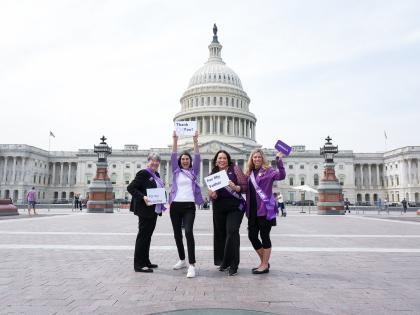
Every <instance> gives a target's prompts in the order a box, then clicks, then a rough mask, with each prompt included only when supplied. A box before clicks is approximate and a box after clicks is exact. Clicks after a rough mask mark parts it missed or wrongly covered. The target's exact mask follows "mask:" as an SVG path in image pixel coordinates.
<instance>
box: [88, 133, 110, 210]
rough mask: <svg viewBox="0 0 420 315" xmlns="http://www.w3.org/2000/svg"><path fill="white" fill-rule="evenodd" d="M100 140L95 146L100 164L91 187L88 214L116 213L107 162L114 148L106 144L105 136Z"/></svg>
mask: <svg viewBox="0 0 420 315" xmlns="http://www.w3.org/2000/svg"><path fill="white" fill-rule="evenodd" d="M100 140H101V142H100V143H99V145H95V146H94V150H93V152H95V153H96V154H97V155H98V162H96V176H95V178H94V179H93V180H92V182H91V184H90V185H89V201H88V203H87V212H96V213H97V212H102V213H112V212H114V197H113V194H112V183H111V181H110V179H109V176H108V162H107V158H108V156H109V155H110V154H111V153H112V148H111V147H109V146H108V144H107V143H106V142H105V140H107V139H106V138H105V136H102V138H101V139H100Z"/></svg>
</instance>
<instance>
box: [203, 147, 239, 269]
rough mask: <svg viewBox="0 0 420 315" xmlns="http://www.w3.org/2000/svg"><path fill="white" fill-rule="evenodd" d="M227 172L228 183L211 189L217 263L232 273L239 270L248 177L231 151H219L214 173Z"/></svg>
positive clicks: (215, 262)
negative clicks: (240, 230) (232, 157)
mask: <svg viewBox="0 0 420 315" xmlns="http://www.w3.org/2000/svg"><path fill="white" fill-rule="evenodd" d="M223 170H224V171H226V172H227V175H228V177H229V185H228V186H226V187H224V188H221V189H219V190H218V191H212V190H209V197H210V198H211V199H212V200H213V228H214V244H213V245H214V264H215V265H216V266H220V267H219V270H220V271H225V270H226V269H228V268H229V276H234V275H236V274H237V273H238V265H239V246H240V236H239V228H240V226H241V222H242V218H243V216H244V210H245V201H244V200H243V198H242V195H241V194H242V193H245V192H246V189H247V179H246V177H245V175H244V174H243V172H242V170H241V169H240V168H239V167H238V166H236V165H235V166H234V165H233V163H232V160H231V158H230V155H229V153H227V152H226V151H224V150H220V151H218V152H217V153H216V155H215V156H214V158H213V170H212V172H211V174H214V173H217V172H219V171H223Z"/></svg>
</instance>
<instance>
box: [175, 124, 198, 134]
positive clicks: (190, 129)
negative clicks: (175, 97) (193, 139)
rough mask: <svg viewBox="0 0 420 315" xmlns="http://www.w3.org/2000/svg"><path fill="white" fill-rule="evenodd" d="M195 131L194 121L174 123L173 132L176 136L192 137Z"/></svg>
mask: <svg viewBox="0 0 420 315" xmlns="http://www.w3.org/2000/svg"><path fill="white" fill-rule="evenodd" d="M196 130H197V122H196V121H176V122H175V131H176V134H177V136H193V135H194V134H195V132H196Z"/></svg>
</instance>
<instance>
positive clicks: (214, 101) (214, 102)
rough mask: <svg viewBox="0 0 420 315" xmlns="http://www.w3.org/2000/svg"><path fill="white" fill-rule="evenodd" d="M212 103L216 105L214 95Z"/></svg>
mask: <svg viewBox="0 0 420 315" xmlns="http://www.w3.org/2000/svg"><path fill="white" fill-rule="evenodd" d="M213 105H216V96H215V97H213Z"/></svg>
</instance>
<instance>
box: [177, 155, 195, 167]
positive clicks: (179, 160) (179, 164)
mask: <svg viewBox="0 0 420 315" xmlns="http://www.w3.org/2000/svg"><path fill="white" fill-rule="evenodd" d="M183 155H186V156H188V157H189V158H190V165H189V166H188V168H191V167H192V157H191V154H190V153H189V152H188V151H184V152H182V153H181V155H180V156H179V157H178V166H179V168H182V166H181V158H182V156H183Z"/></svg>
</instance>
